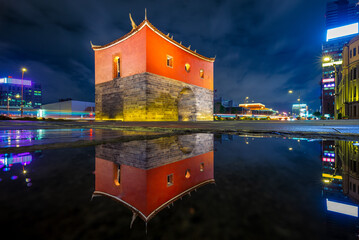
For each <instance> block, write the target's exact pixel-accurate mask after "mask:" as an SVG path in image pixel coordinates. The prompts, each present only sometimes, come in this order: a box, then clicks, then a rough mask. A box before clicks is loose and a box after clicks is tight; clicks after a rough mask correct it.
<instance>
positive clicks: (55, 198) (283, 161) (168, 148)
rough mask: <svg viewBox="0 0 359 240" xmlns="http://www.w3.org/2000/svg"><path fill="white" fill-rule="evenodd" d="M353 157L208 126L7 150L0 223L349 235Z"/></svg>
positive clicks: (356, 184)
mask: <svg viewBox="0 0 359 240" xmlns="http://www.w3.org/2000/svg"><path fill="white" fill-rule="evenodd" d="M47 133H48V135H47V136H44V135H43V136H42V137H43V138H42V139H44V138H46V137H47V139H49V138H51V136H53V135H57V134H59V133H58V132H51V131H50V132H47ZM52 134H53V135H52ZM64 134H65V136H64V138H66V136H67V135H66V134H70V133H68V132H65V133H64ZM71 134H76V136H78V137H82V136H84V137H90V136H89V132H88V131H85V132H82V133H81V131H79V132H76V133H74V132H73V133H71ZM81 134H82V135H81ZM8 135H9V134H8ZM17 135H21V133H20V134H18V133H17ZM35 135H36V134H35ZM60 135H61V134H60ZM1 136H2V135H1ZM36 136H37V137H39V134H37V135H36ZM34 138H36V137H35V136H34ZM14 139H15V143H16V137H15V138H14ZM39 140H41V139H39ZM19 141H21V140H19ZM23 141H26V139H24V140H23ZM34 141H36V139H35V140H34ZM357 160H358V144H357V142H350V141H339V140H336V141H325V140H323V141H322V140H315V141H314V140H310V139H305V138H295V139H283V138H271V137H254V136H247V137H239V136H234V135H213V134H190V135H181V136H172V137H163V138H158V139H151V140H141V141H131V142H122V143H107V144H103V145H99V146H94V147H86V148H85V147H84V148H67V149H52V150H42V151H36V152H24V153H16V154H11V153H6V154H1V155H0V192H1V194H0V211H1V212H2V215H3V216H4V217H3V218H1V220H0V226H1V227H0V229H1V230H3V231H4V232H5V231H6V232H11V233H12V237H13V238H15V239H17V238H20V237H25V236H26V237H32V236H33V237H35V236H36V237H37V238H40V239H65V238H72V239H114V238H117V239H121V238H124V239H144V238H147V239H184V238H186V239H356V238H357V233H358V231H359V228H358V202H359V176H358V171H359V165H357Z"/></svg>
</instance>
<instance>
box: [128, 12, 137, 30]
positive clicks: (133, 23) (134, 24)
mask: <svg viewBox="0 0 359 240" xmlns="http://www.w3.org/2000/svg"><path fill="white" fill-rule="evenodd" d="M129 15H130V21H131V25H132V30H134V29H135V28H136V27H137V25H136V23H135V22H134V21H133V19H132V16H131V13H129Z"/></svg>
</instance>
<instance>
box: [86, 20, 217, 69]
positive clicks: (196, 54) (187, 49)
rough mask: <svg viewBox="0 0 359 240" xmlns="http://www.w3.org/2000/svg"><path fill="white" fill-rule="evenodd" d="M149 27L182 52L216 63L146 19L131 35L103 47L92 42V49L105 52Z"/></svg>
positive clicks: (128, 34)
mask: <svg viewBox="0 0 359 240" xmlns="http://www.w3.org/2000/svg"><path fill="white" fill-rule="evenodd" d="M146 25H147V26H148V27H149V28H150V29H152V30H153V31H154V32H155V33H157V34H158V35H160V36H161V37H162V38H164V39H165V40H167V41H169V42H170V43H172V44H174V45H175V46H177V47H179V48H181V49H182V50H184V51H186V52H188V53H190V54H192V55H194V56H196V57H198V58H200V59H203V60H206V61H209V62H214V60H215V58H209V57H205V56H203V55H201V54H199V53H197V52H195V51H193V50H191V49H189V48H187V47H185V46H183V45H182V44H180V43H178V42H176V41H175V40H173V39H172V38H170V37H169V36H168V35H165V34H164V33H162V32H161V31H160V30H158V29H157V28H156V27H155V26H153V25H152V24H151V23H150V22H149V21H148V20H147V19H145V20H144V21H143V22H142V23H141V24H140V25H138V26H137V27H136V28H133V29H132V30H131V31H130V32H129V33H127V34H126V35H124V36H122V37H120V38H119V39H116V40H115V41H113V42H110V43H108V44H105V45H103V46H98V45H93V44H92V42H91V47H92V49H93V50H94V51H97V50H103V49H106V48H109V47H112V46H114V45H116V44H118V43H120V42H122V41H124V40H126V39H127V38H129V37H131V36H133V35H134V34H136V33H137V32H139V31H141V29H142V28H143V27H144V26H146Z"/></svg>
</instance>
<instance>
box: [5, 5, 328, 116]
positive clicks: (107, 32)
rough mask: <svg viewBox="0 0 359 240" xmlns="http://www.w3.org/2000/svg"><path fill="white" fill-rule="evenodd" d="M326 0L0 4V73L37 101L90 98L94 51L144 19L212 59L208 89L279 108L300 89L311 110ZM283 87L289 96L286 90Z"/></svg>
mask: <svg viewBox="0 0 359 240" xmlns="http://www.w3.org/2000/svg"><path fill="white" fill-rule="evenodd" d="M325 4H326V0H314V1H309V0H231V1H225V0H220V1H219V0H217V1H210V0H206V1H180V0H177V1H174V0H166V1H164V0H154V1H136V0H132V1H123V0H102V1H98V0H61V1H59V0H51V1H50V0H12V1H10V0H0V77H6V76H9V75H10V76H13V77H21V70H20V69H21V67H23V66H24V67H27V68H28V72H27V73H26V74H25V78H26V79H31V80H34V81H37V82H39V83H41V84H42V87H43V102H44V103H49V102H54V101H58V99H60V98H72V99H75V100H83V101H94V54H93V51H92V49H91V47H90V41H92V42H93V43H94V44H98V45H102V44H106V43H108V42H111V41H113V40H115V39H117V38H119V37H121V36H122V35H124V34H126V33H127V32H129V31H130V30H131V25H130V21H129V18H128V13H129V12H131V13H132V17H133V19H134V20H135V22H136V23H137V24H139V23H140V22H142V21H143V19H144V9H145V8H147V15H148V19H149V21H150V22H151V23H152V24H153V25H154V26H156V27H157V28H158V29H159V30H161V31H162V32H164V33H166V34H167V33H170V34H171V35H172V34H173V35H174V39H175V40H177V41H178V42H179V41H182V43H183V44H184V45H191V49H197V52H199V53H201V54H203V55H205V56H208V57H213V56H216V61H215V65H214V69H215V70H214V71H215V73H214V76H215V89H217V92H218V95H219V96H222V97H224V98H227V99H233V100H235V101H236V102H241V101H243V99H244V98H245V97H246V96H248V97H250V100H251V101H252V100H254V101H256V102H262V103H264V104H265V105H266V106H268V107H273V108H275V109H277V110H281V111H288V110H289V108H290V106H291V103H293V102H295V101H296V98H297V96H298V95H299V94H300V95H301V98H302V100H303V102H307V103H308V104H309V105H310V108H312V109H313V110H315V109H319V106H320V100H319V96H320V86H319V81H320V78H321V67H320V57H321V43H322V41H323V40H324V38H325V32H324V13H325ZM289 89H293V90H294V92H295V94H293V95H289V94H288V90H289Z"/></svg>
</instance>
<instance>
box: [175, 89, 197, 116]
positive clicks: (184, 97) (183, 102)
mask: <svg viewBox="0 0 359 240" xmlns="http://www.w3.org/2000/svg"><path fill="white" fill-rule="evenodd" d="M178 121H196V96H195V95H194V93H193V91H192V90H191V89H190V88H184V89H182V91H181V92H180V93H179V96H178Z"/></svg>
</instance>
